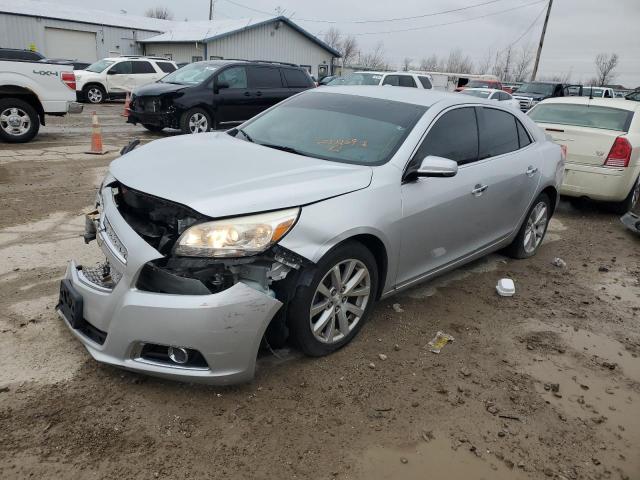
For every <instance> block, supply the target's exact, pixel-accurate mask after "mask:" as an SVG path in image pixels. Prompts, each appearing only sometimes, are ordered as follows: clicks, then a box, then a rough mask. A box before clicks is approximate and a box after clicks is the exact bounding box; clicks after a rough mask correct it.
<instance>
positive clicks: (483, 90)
mask: <svg viewBox="0 0 640 480" xmlns="http://www.w3.org/2000/svg"><path fill="white" fill-rule="evenodd" d="M462 91H463V92H465V91H472V92H490V93H493V92H504V93H506V94H507V95H508V94H509V93H508V92H505V91H504V90H500V89H499V88H465V89H464V90H462Z"/></svg>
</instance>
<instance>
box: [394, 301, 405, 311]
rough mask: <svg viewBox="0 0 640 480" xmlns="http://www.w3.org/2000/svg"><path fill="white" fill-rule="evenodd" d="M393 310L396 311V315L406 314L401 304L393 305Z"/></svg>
mask: <svg viewBox="0 0 640 480" xmlns="http://www.w3.org/2000/svg"><path fill="white" fill-rule="evenodd" d="M391 308H393V310H394V311H395V312H396V313H402V312H404V309H403V308H402V307H401V306H400V304H399V303H394V304H393V305H391Z"/></svg>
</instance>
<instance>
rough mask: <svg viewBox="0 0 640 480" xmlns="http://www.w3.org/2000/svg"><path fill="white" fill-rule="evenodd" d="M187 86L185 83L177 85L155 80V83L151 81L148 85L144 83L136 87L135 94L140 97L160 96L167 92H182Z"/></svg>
mask: <svg viewBox="0 0 640 480" xmlns="http://www.w3.org/2000/svg"><path fill="white" fill-rule="evenodd" d="M185 88H187V87H186V86H185V85H176V84H175V83H163V82H155V83H149V84H148V85H143V86H141V87H136V88H134V89H133V94H134V95H136V96H138V97H147V96H159V95H164V94H167V93H175V92H180V91H182V90H184V89H185Z"/></svg>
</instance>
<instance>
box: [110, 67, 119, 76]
mask: <svg viewBox="0 0 640 480" xmlns="http://www.w3.org/2000/svg"><path fill="white" fill-rule="evenodd" d="M117 73H118V72H116V70H115V69H114V68H112V69H110V70H107V75H116V74H117Z"/></svg>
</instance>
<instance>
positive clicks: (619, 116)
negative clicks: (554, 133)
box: [529, 103, 633, 132]
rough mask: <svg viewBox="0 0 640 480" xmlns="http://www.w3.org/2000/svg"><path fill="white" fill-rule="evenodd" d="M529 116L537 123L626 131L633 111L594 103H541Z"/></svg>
mask: <svg viewBox="0 0 640 480" xmlns="http://www.w3.org/2000/svg"><path fill="white" fill-rule="evenodd" d="M529 116H530V117H531V118H532V119H533V121H535V122H538V123H556V124H559V125H573V126H576V127H591V128H602V129H605V130H616V131H619V132H627V131H629V125H630V124H631V119H632V118H633V112H631V111H629V110H622V109H619V108H610V107H599V106H595V105H575V104H564V103H547V104H545V103H541V104H539V105H537V106H536V107H535V108H534V109H533V110H531V112H530V113H529Z"/></svg>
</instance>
